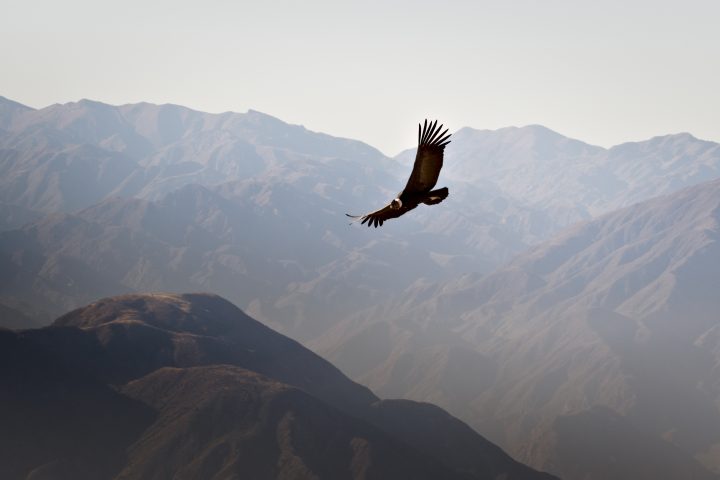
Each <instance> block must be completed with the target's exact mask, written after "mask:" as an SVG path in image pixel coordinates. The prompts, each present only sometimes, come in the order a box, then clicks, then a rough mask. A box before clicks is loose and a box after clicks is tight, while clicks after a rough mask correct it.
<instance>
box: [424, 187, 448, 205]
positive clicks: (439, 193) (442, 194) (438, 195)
mask: <svg viewBox="0 0 720 480" xmlns="http://www.w3.org/2000/svg"><path fill="white" fill-rule="evenodd" d="M448 195H450V190H448V188H447V187H443V188H438V189H437V190H433V191H432V192H428V193H427V195H425V198H424V199H423V201H422V203H424V204H425V205H436V204H438V203H440V202H442V201H443V200H445V199H446V198H447V197H448Z"/></svg>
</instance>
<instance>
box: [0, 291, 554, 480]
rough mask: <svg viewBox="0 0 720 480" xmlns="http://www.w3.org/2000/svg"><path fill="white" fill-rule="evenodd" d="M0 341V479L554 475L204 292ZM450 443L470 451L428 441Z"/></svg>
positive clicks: (108, 303)
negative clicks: (461, 441)
mask: <svg viewBox="0 0 720 480" xmlns="http://www.w3.org/2000/svg"><path fill="white" fill-rule="evenodd" d="M0 343H2V346H3V348H2V349H0V357H2V361H1V362H0V370H2V372H3V375H2V376H1V377H0V378H2V383H3V388H2V392H3V393H2V395H0V401H1V402H2V406H3V408H2V409H0V416H2V420H3V424H4V425H6V426H7V427H8V428H7V429H6V428H4V429H3V430H2V432H0V444H2V445H3V446H4V449H3V451H4V452H5V453H6V454H7V455H8V456H7V461H4V462H3V464H2V465H0V470H1V473H2V475H3V478H10V479H14V478H38V477H37V476H39V475H41V474H42V475H46V476H50V477H51V478H55V479H64V478H68V479H69V478H75V479H78V478H88V479H90V478H92V479H95V480H98V479H102V478H155V479H165V478H176V477H177V476H181V477H184V476H187V477H188V478H198V477H202V478H214V477H215V476H217V475H220V476H224V477H228V476H230V477H232V478H236V477H242V476H247V475H250V476H252V477H253V478H282V477H283V475H288V476H291V477H295V478H297V477H300V478H333V479H334V478H457V479H471V478H523V479H524V478H528V479H529V478H552V477H550V476H548V475H545V474H540V473H536V472H534V471H532V470H530V469H528V468H527V467H524V466H522V465H520V464H518V463H516V462H514V461H513V460H512V459H511V458H509V457H508V456H507V455H505V454H504V453H503V452H502V451H501V450H500V449H498V448H497V447H495V446H494V445H492V444H490V443H489V442H487V441H485V440H484V439H482V438H481V437H479V436H478V435H477V434H475V433H474V432H472V430H470V429H469V428H468V427H467V426H464V425H462V423H461V422H459V421H458V420H456V419H453V418H452V417H450V416H449V415H448V414H446V413H445V412H442V411H441V410H440V409H439V408H437V407H432V406H429V405H421V404H415V403H414V402H403V403H397V404H396V402H394V401H391V400H388V401H383V402H379V403H378V399H377V397H375V396H374V395H373V394H372V393H371V392H370V391H368V390H367V389H366V388H364V387H362V386H360V385H358V384H355V383H353V382H351V381H350V380H349V379H347V378H346V377H345V376H344V375H342V373H340V372H339V371H338V370H337V369H335V368H334V367H333V366H332V365H330V364H329V363H327V362H326V361H324V360H323V359H321V358H320V357H318V356H317V355H315V354H313V353H312V352H310V351H308V350H307V349H305V348H303V347H302V346H300V345H299V344H298V343H296V342H294V341H293V340H290V339H289V338H286V337H283V336H281V335H279V334H277V333H275V332H273V331H272V330H270V329H269V328H267V327H265V326H263V325H261V324H260V323H258V322H256V321H254V320H253V319H251V318H250V317H247V316H246V315H244V314H243V313H242V312H241V311H240V310H238V309H237V308H236V307H234V306H233V305H232V304H230V303H228V302H227V301H225V300H223V299H221V298H219V297H216V296H213V295H206V294H188V295H172V294H151V295H128V296H123V297H114V298H107V299H103V300H101V301H99V302H96V303H94V304H91V305H88V306H86V307H83V308H81V309H78V310H76V311H73V312H70V313H68V314H66V315H64V316H63V317H61V318H59V319H58V320H57V321H56V322H55V324H54V325H53V326H52V327H46V328H43V329H38V330H29V331H25V332H9V331H5V332H3V331H0ZM386 409H395V410H397V412H398V415H397V416H396V417H395V423H392V422H386V421H385V419H384V416H383V414H382V412H383V411H384V410H386ZM418 409H419V411H418ZM428 411H430V412H432V417H433V418H435V421H434V422H432V424H431V425H425V424H422V423H417V422H416V421H415V420H414V418H415V417H416V416H418V415H426V414H427V412H428ZM423 412H425V413H423ZM109 413H111V415H108V414H109ZM57 417H59V418H57ZM401 419H404V420H401ZM404 422H408V424H410V425H412V424H415V427H414V428H413V429H412V435H411V434H410V433H409V432H407V431H406V430H404V428H406V427H405V426H404ZM458 432H461V435H464V436H465V437H468V436H469V440H470V442H469V443H468V445H466V449H465V450H464V451H463V452H454V453H453V451H452V450H450V449H449V447H448V446H447V445H445V444H443V443H442V442H438V441H436V440H435V439H434V435H436V434H438V433H442V434H443V435H444V436H445V438H446V441H449V442H450V444H452V441H453V440H452V439H453V438H454V437H455V436H456V435H458ZM71 433H72V435H71ZM41 434H42V435H41ZM38 435H41V436H44V437H46V438H48V439H50V440H49V441H48V442H47V443H43V442H39V443H38V442H33V441H30V439H32V438H35V437H37V436H38ZM63 435H65V436H66V437H67V436H68V435H70V436H72V438H75V437H77V441H74V442H70V443H69V444H67V445H64V443H67V442H57V441H53V440H52V439H59V438H62V436H63ZM422 437H425V438H424V440H422V441H420V438H422ZM18 439H22V440H23V441H17V440H18ZM25 439H27V440H28V441H25ZM418 442H419V443H418Z"/></svg>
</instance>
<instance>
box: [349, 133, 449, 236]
mask: <svg viewBox="0 0 720 480" xmlns="http://www.w3.org/2000/svg"><path fill="white" fill-rule="evenodd" d="M442 127H443V126H442V125H440V126H439V127H438V126H437V120H435V122H433V123H430V124H428V121H427V119H426V120H425V123H424V124H422V125H418V148H417V154H416V155H415V165H413V170H412V173H411V174H410V178H409V179H408V182H407V185H405V188H404V189H403V191H402V192H400V193H399V194H398V195H397V197H396V198H394V199H393V200H392V201H391V202H390V203H389V204H387V205H385V206H384V207H383V208H381V209H380V210H375V211H374V212H370V213H366V214H365V215H350V214H348V213H346V214H345V215H347V216H348V217H350V218H352V219H354V221H358V220H362V221H361V222H360V223H361V224H365V223H367V226H368V227H370V226H373V227H375V228H377V227H378V226H379V225H382V224H383V223H384V222H385V221H386V220H390V219H391V218H397V217H399V216H401V215H404V214H405V213H407V212H409V211H410V210H412V209H413V208H415V207H417V206H418V205H420V204H421V203H424V204H425V205H435V204H437V203H440V202H442V201H443V200H445V199H446V198H447V196H448V194H449V191H448V189H447V187H443V188H439V189H437V190H431V189H432V188H433V187H434V186H435V184H436V183H437V180H438V176H439V175H440V169H441V168H442V166H443V152H444V151H445V145H447V144H448V143H450V140H449V138H450V135H452V134H450V133H447V131H448V129H445V131H444V132H442V133H440V132H441V130H442Z"/></svg>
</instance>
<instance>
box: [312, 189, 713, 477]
mask: <svg viewBox="0 0 720 480" xmlns="http://www.w3.org/2000/svg"><path fill="white" fill-rule="evenodd" d="M719 223H720V181H718V180H716V181H713V182H708V183H704V184H701V185H698V186H694V187H690V188H687V189H684V190H682V191H680V192H677V193H674V194H672V195H669V196H664V197H659V198H656V199H653V200H650V201H647V202H644V203H641V204H637V205H634V206H632V207H628V208H626V209H623V210H620V211H617V212H612V213H610V214H606V215H604V216H602V217H599V218H598V219H596V220H593V221H590V222H586V223H584V224H581V225H578V226H576V227H571V228H570V229H568V230H567V231H565V232H564V233H562V234H561V235H559V236H557V237H555V238H554V239H552V240H550V241H548V242H545V243H543V244H541V245H539V246H537V247H535V248H533V249H531V250H530V251H528V252H527V253H525V254H522V255H520V256H518V257H517V258H516V259H515V260H513V261H512V262H511V263H510V264H508V265H507V266H506V267H504V268H501V269H499V270H498V271H496V272H494V273H493V274H490V275H487V276H474V277H473V276H467V277H464V278H459V279H457V280H455V281H452V282H447V283H444V284H439V285H417V286H416V287H414V288H411V289H409V290H408V292H406V293H405V294H404V295H402V296H400V297H399V298H398V299H397V300H396V301H395V302H393V303H391V304H386V305H383V306H381V307H378V308H376V309H374V310H369V311H366V312H364V313H359V314H357V315H356V316H355V318H351V319H349V320H347V321H345V322H343V324H340V325H338V326H336V327H335V328H333V329H332V330H330V331H329V332H327V333H326V334H325V336H324V337H322V338H320V339H318V340H316V341H315V342H313V346H314V348H315V349H316V350H318V351H321V352H324V353H325V354H326V355H327V356H328V358H330V359H331V360H332V361H333V362H334V363H336V364H337V365H338V366H340V368H342V369H343V370H344V371H346V372H348V373H349V374H350V375H351V376H352V377H353V378H355V379H358V380H360V381H361V383H364V384H366V385H368V386H370V387H371V388H372V389H373V390H375V391H377V392H379V394H381V395H385V396H390V395H392V396H403V397H406V398H413V399H416V400H425V401H431V402H433V403H437V404H438V405H441V406H443V407H445V408H448V410H450V411H451V412H453V413H454V414H455V415H458V416H459V417H460V418H462V419H463V420H465V421H467V422H468V423H470V424H471V425H472V426H474V427H475V428H476V429H477V430H478V431H480V432H483V433H484V434H486V435H488V436H489V437H490V438H491V439H493V440H494V441H496V442H499V443H500V444H501V445H502V446H504V447H505V448H508V449H509V450H510V451H511V452H513V453H514V454H516V455H518V457H519V458H522V459H523V460H524V461H527V462H529V463H530V464H531V465H534V466H536V467H539V468H545V469H548V470H550V471H552V472H554V473H556V474H558V475H561V476H563V477H565V476H567V477H568V478H586V476H587V475H589V477H587V478H603V475H607V472H606V473H604V474H603V473H601V470H597V469H600V468H601V467H602V461H600V460H598V458H596V457H592V458H591V457H588V459H587V460H585V461H586V462H587V463H586V464H582V463H579V460H578V459H577V458H575V457H573V456H572V455H573V454H571V453H569V452H572V451H575V452H576V453H577V451H578V450H577V449H575V450H573V449H572V448H569V449H566V447H567V446H570V445H574V444H575V445H581V444H582V445H585V447H586V448H592V446H593V445H596V446H597V447H598V448H605V447H601V445H605V446H606V447H607V451H608V452H610V451H612V450H613V448H611V446H613V445H618V443H619V444H620V445H624V446H622V447H619V450H618V451H622V452H624V454H623V455H624V456H623V459H622V465H624V466H623V467H622V468H621V467H620V466H618V467H617V468H618V469H619V470H617V471H624V472H626V473H625V474H624V475H625V476H624V477H615V478H640V477H643V478H652V476H653V474H652V473H651V470H648V469H645V468H644V467H643V465H645V464H649V463H652V462H656V463H655V464H657V462H658V461H659V460H657V459H655V460H653V461H652V462H651V461H650V459H649V458H648V457H647V455H650V452H656V454H657V455H660V454H659V452H660V451H668V452H673V453H672V454H669V453H668V454H662V455H661V456H662V457H663V458H665V459H666V460H667V462H668V464H667V465H666V466H665V469H666V471H675V472H676V474H675V475H674V477H672V478H686V477H687V476H690V475H695V476H698V477H702V478H711V477H712V475H710V473H709V472H705V473H703V469H702V467H700V466H699V464H698V463H697V462H698V460H699V461H702V462H703V463H704V464H705V466H707V467H708V468H711V469H713V470H716V471H717V470H718V469H720V467H719V465H720V463H719V462H720V460H719V459H718V457H717V455H716V452H717V450H718V444H720V436H718V434H717V432H720V410H719V409H718V408H717V404H718V402H720V388H718V382H717V380H716V377H717V371H718V370H717V368H718V367H717V366H718V364H719V363H718V355H717V352H718V351H719V350H720V347H719V345H718V338H717V331H718V323H717V312H718V311H719V310H720V305H718V299H717V294H716V292H717V288H718V286H720V278H719V277H718V271H717V268H716V266H717V265H718V261H719V260H720V242H718V238H720V237H719V235H718V232H719V231H720V227H719V226H718V225H719ZM383 346H385V347H383ZM597 407H604V408H608V409H609V412H611V415H610V417H612V418H613V420H612V421H611V423H613V424H617V425H618V427H617V430H614V431H615V432H617V433H612V434H611V433H610V431H605V430H603V429H604V428H605V426H604V424H603V423H602V422H600V421H599V419H601V418H606V419H609V418H610V417H608V416H606V415H605V414H602V415H595V414H589V413H588V412H591V411H592V409H594V408H597ZM586 413H588V414H587V415H586ZM575 421H577V422H586V427H583V428H576V425H574V423H573V422H575ZM608 421H610V420H608ZM587 425H590V426H592V428H594V429H597V430H596V434H597V442H598V443H597V444H595V443H593V442H592V441H589V440H588V436H590V437H592V436H593V435H594V434H593V433H592V432H593V430H589V429H590V426H587ZM621 431H626V432H637V433H633V434H632V435H638V437H637V438H645V439H649V438H653V439H655V440H654V442H655V444H654V445H650V444H648V443H647V441H646V442H645V447H646V448H647V449H646V450H634V448H635V447H634V444H633V443H627V444H623V443H622V442H623V437H625V436H627V437H628V438H629V437H631V436H632V435H630V434H629V433H627V434H621V433H619V432H621ZM603 432H605V433H603ZM606 434H607V435H609V436H606ZM574 435H577V437H574ZM613 435H617V436H614V437H613ZM604 442H605V443H604ZM645 447H644V448H645ZM578 448H579V447H578ZM633 452H634V453H633ZM564 455H568V456H564ZM608 455H611V454H610V453H608ZM612 455H614V454H612ZM693 456H694V457H695V460H693V458H692V457H693ZM671 459H674V460H671ZM618 461H619V460H618ZM694 463H695V466H693V464H694ZM678 465H684V467H682V468H681V467H679V466H678ZM565 466H567V467H565ZM602 468H604V467H602ZM677 468H680V470H674V469H677ZM593 469H595V470H593ZM683 469H684V470H683ZM661 470H662V469H661ZM661 470H658V471H661ZM681 472H682V473H681ZM690 472H694V473H690Z"/></svg>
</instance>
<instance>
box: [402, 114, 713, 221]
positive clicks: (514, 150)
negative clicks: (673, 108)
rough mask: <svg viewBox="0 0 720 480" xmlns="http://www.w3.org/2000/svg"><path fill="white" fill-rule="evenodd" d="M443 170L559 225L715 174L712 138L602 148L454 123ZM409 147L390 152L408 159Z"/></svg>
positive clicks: (534, 130)
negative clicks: (483, 184) (456, 127)
mask: <svg viewBox="0 0 720 480" xmlns="http://www.w3.org/2000/svg"><path fill="white" fill-rule="evenodd" d="M453 139H454V142H453V143H451V144H450V145H449V146H448V149H447V156H448V157H449V158H453V162H448V163H447V164H446V166H445V168H444V170H443V173H444V174H445V175H447V178H449V179H452V180H453V181H456V182H488V183H491V184H493V185H495V186H496V187H497V188H498V189H499V190H500V191H502V192H503V193H504V194H505V195H507V196H508V197H510V198H512V199H513V200H514V201H517V202H520V203H521V204H525V205H528V206H531V207H535V208H541V209H543V210H545V211H547V212H552V216H553V217H555V219H556V221H560V222H562V224H563V225H565V226H567V225H569V224H571V223H573V222H575V221H578V220H582V219H587V218H589V217H590V216H596V215H598V214H602V213H605V212H609V211H611V210H615V209H618V208H622V207H625V206H629V205H631V204H633V203H636V202H640V201H643V200H647V199H649V198H652V197H655V196H658V195H663V194H667V193H672V192H674V191H677V190H679V189H681V188H683V187H686V186H690V185H694V184H697V183H701V182H704V181H709V180H713V179H715V178H718V177H720V145H718V144H717V143H714V142H709V141H704V140H699V139H697V138H695V137H693V136H692V135H690V134H688V133H680V134H673V135H665V136H659V137H654V138H652V139H649V140H645V141H640V142H628V143H623V144H621V145H616V146H614V147H611V148H609V149H605V148H602V147H598V146H594V145H589V144H586V143H584V142H580V141H578V140H574V139H570V138H567V137H564V136H562V135H560V134H558V133H557V132H554V131H552V130H549V129H548V128H545V127H543V126H540V125H530V126H527V127H522V128H517V127H508V128H501V129H499V130H494V131H493V130H475V129H472V128H468V127H466V128H462V129H460V130H459V131H458V132H456V133H455V134H454V136H453ZM411 156H412V152H411V151H408V152H404V153H403V154H401V155H400V156H399V157H398V159H399V160H400V161H401V162H403V163H408V160H409V159H410V158H411Z"/></svg>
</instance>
